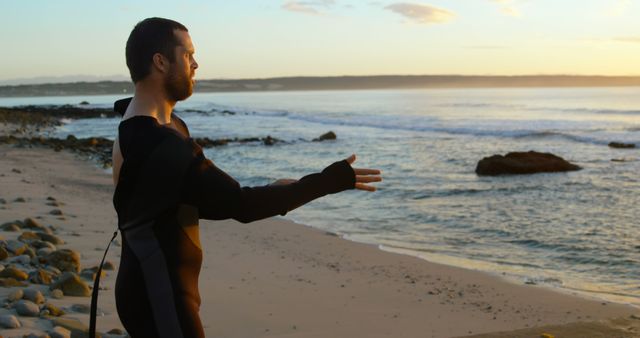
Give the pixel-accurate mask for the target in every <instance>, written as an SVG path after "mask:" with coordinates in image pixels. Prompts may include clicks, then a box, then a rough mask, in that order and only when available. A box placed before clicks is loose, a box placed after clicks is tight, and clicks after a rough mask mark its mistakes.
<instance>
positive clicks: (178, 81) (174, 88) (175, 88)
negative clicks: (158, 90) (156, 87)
mask: <svg viewBox="0 0 640 338" xmlns="http://www.w3.org/2000/svg"><path fill="white" fill-rule="evenodd" d="M164 89H165V91H166V92H167V95H168V99H169V100H171V101H176V102H177V101H182V100H185V99H186V98H188V97H189V96H191V94H192V93H193V82H191V78H190V77H189V76H188V75H185V74H182V73H180V72H178V71H177V70H176V69H175V68H172V70H171V71H170V72H169V75H167V78H166V80H165V82H164Z"/></svg>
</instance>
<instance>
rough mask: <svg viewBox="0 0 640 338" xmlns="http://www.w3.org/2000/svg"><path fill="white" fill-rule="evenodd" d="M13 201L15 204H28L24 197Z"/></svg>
mask: <svg viewBox="0 0 640 338" xmlns="http://www.w3.org/2000/svg"><path fill="white" fill-rule="evenodd" d="M13 201H14V202H17V203H24V202H26V201H27V200H26V199H24V197H18V198H16V199H14V200H13Z"/></svg>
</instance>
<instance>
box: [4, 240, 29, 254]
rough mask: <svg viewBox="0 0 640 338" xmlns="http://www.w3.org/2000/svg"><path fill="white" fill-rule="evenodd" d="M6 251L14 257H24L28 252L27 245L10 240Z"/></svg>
mask: <svg viewBox="0 0 640 338" xmlns="http://www.w3.org/2000/svg"><path fill="white" fill-rule="evenodd" d="M6 249H7V250H8V251H9V252H11V253H13V254H14V255H16V256H17V255H22V254H23V253H24V252H25V251H26V250H27V245H26V244H25V243H22V242H20V241H16V240H14V239H10V240H8V241H7V246H6Z"/></svg>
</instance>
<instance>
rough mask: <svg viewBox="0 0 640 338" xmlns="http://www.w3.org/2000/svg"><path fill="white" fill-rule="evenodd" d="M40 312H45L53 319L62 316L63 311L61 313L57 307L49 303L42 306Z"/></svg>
mask: <svg viewBox="0 0 640 338" xmlns="http://www.w3.org/2000/svg"><path fill="white" fill-rule="evenodd" d="M42 310H43V311H47V312H48V315H51V316H54V317H60V316H62V315H63V314H64V311H62V310H61V309H60V308H59V307H57V306H55V305H53V304H51V303H46V304H44V305H43V306H42Z"/></svg>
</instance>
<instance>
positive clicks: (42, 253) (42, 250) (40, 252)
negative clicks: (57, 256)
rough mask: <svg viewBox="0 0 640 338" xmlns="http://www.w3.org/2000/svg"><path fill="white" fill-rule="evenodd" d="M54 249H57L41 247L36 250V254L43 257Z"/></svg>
mask: <svg viewBox="0 0 640 338" xmlns="http://www.w3.org/2000/svg"><path fill="white" fill-rule="evenodd" d="M53 251H55V249H51V248H40V249H38V251H36V255H38V256H42V257H46V256H48V255H49V254H50V253H52V252H53Z"/></svg>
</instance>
